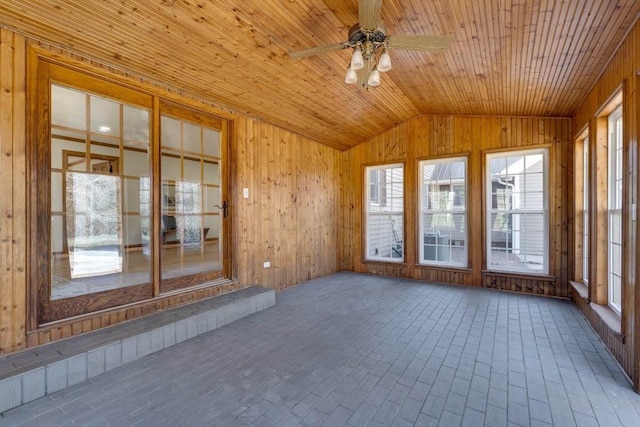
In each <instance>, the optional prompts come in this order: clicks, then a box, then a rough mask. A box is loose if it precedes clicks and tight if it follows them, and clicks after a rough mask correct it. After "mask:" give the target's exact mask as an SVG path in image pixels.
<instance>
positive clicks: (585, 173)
mask: <svg viewBox="0 0 640 427" xmlns="http://www.w3.org/2000/svg"><path fill="white" fill-rule="evenodd" d="M590 158H591V151H590V149H589V135H587V136H586V137H585V138H584V139H583V140H582V283H583V284H584V285H585V286H587V287H588V286H589V279H590V275H589V266H590V263H589V260H590V254H589V251H590V250H591V232H590V231H589V230H590V227H591V215H590V214H589V205H590V203H591V202H590V200H591V191H590V188H589V182H590V179H591V172H590V168H589V165H590Z"/></svg>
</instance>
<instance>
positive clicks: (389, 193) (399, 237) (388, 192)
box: [362, 162, 406, 264]
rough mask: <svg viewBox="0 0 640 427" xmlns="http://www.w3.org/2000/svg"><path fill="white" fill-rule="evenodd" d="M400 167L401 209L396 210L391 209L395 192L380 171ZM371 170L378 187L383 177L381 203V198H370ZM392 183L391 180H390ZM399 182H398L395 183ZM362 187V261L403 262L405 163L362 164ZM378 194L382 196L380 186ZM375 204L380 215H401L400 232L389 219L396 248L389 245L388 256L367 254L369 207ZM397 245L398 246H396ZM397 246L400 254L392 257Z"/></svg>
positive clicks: (369, 245)
mask: <svg viewBox="0 0 640 427" xmlns="http://www.w3.org/2000/svg"><path fill="white" fill-rule="evenodd" d="M397 168H400V169H402V183H401V186H400V189H401V191H402V194H401V199H402V209H401V210H400V211H399V212H398V211H393V210H392V209H393V208H394V206H393V205H394V203H393V200H395V199H396V197H395V194H393V189H389V188H387V186H388V185H387V184H388V183H387V180H386V177H385V178H383V175H385V176H386V172H385V173H384V174H382V173H381V171H386V170H389V169H397ZM372 171H378V173H377V181H378V183H377V184H378V187H382V186H383V184H382V182H383V179H384V187H385V189H384V203H381V202H382V200H380V199H379V200H378V202H379V203H375V202H374V201H373V200H372V198H371V187H372V183H371V180H370V178H371V173H370V172H372ZM392 184H393V182H392ZM396 184H399V183H396ZM364 188H365V194H364V205H363V219H364V222H363V227H362V228H363V248H364V250H363V253H362V258H363V260H364V261H366V262H384V263H393V264H402V263H404V262H405V258H406V247H405V244H404V242H405V240H406V239H405V220H406V215H405V200H404V193H405V165H404V163H401V162H395V163H385V164H376V165H365V166H364ZM378 191H379V192H378V194H379V195H380V196H382V195H383V194H382V188H379V190H378ZM390 199H391V203H389V200H390ZM372 206H375V207H377V208H379V209H380V211H379V212H377V213H379V214H380V216H382V215H389V216H390V215H392V214H398V213H399V214H400V215H401V223H402V230H401V232H399V233H398V232H397V230H394V229H393V219H390V220H391V227H392V237H393V239H394V243H392V244H393V245H396V249H395V250H394V248H393V246H390V247H389V248H390V256H370V255H369V252H370V251H369V249H370V247H371V245H372V242H371V236H370V234H369V216H370V214H371V207H372ZM397 245H399V246H397ZM397 248H400V249H401V251H402V252H401V256H400V257H393V256H392V254H393V253H394V252H396V253H397Z"/></svg>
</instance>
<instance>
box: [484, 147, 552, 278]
mask: <svg viewBox="0 0 640 427" xmlns="http://www.w3.org/2000/svg"><path fill="white" fill-rule="evenodd" d="M535 154H542V162H543V182H542V193H543V206H542V209H536V210H534V209H517V210H514V209H511V210H509V211H506V210H505V211H504V212H511V213H513V212H515V213H521V214H525V215H526V214H542V223H543V231H542V235H543V237H544V242H543V244H542V248H543V252H542V269H540V270H527V271H526V272H524V273H523V269H522V267H520V266H516V267H510V266H501V265H492V243H493V240H492V230H493V227H492V225H493V224H492V221H491V219H492V214H493V213H494V211H496V212H497V211H498V209H493V208H492V206H493V190H492V184H493V181H492V180H491V161H492V160H493V159H496V158H509V157H517V156H528V155H535ZM549 156H550V154H549V147H540V148H531V149H519V150H508V151H506V150H501V151H495V152H487V153H486V154H485V161H484V166H485V172H484V179H485V201H484V213H485V233H486V234H485V251H486V269H487V271H490V272H500V273H520V274H526V275H532V276H546V275H548V274H549V269H550V266H549V264H550V262H549V261H550V260H549V258H550V256H549V241H550V236H549V231H550V226H549V200H550V196H551V195H550V191H549ZM523 174H524V175H526V174H525V173H524V171H523Z"/></svg>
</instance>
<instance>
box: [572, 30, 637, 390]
mask: <svg viewBox="0 0 640 427" xmlns="http://www.w3.org/2000/svg"><path fill="white" fill-rule="evenodd" d="M621 87H622V89H623V94H622V96H623V106H622V107H623V123H624V136H623V138H624V142H623V144H624V162H625V165H624V172H625V176H624V180H625V181H624V185H625V194H624V196H623V199H624V205H623V229H624V236H623V265H624V267H623V274H624V279H623V287H622V317H621V327H622V332H623V334H624V340H621V339H620V337H619V336H617V335H616V334H614V333H613V332H612V331H611V329H610V328H609V327H608V325H607V324H606V323H605V322H603V321H601V320H600V319H599V317H598V315H597V314H595V313H594V312H593V309H592V308H590V306H589V305H588V304H582V303H578V304H577V305H578V307H579V308H580V309H581V310H582V311H583V312H584V313H585V315H586V316H587V318H588V319H589V320H590V321H591V324H592V325H593V327H594V328H595V329H596V331H597V333H598V334H599V335H600V337H602V339H603V340H604V341H605V343H606V344H607V346H608V347H609V348H610V349H611V351H612V352H613V354H614V355H615V356H616V358H617V359H618V362H620V364H621V365H622V367H623V369H624V370H625V371H626V372H627V374H629V376H630V377H631V379H632V381H633V384H634V387H635V388H636V390H638V389H640V357H639V356H640V349H639V347H640V327H638V326H639V325H640V309H639V307H640V292H638V290H637V272H638V267H639V266H640V260H639V259H638V256H637V254H638V251H639V250H640V248H639V247H638V245H639V244H640V243H639V239H638V227H637V221H636V219H635V218H634V217H633V216H634V214H633V212H634V211H635V210H636V208H635V207H636V206H637V203H638V179H640V176H639V174H638V136H639V135H638V134H639V133H640V96H638V95H639V94H638V90H639V89H640V21H639V22H636V24H635V25H634V27H633V28H632V29H631V31H630V32H629V34H628V35H627V37H626V38H625V40H624V41H623V42H622V44H621V45H620V47H619V49H618V51H617V52H616V54H615V55H614V56H613V57H612V58H611V61H610V62H609V64H608V65H607V67H606V68H605V70H604V71H603V73H602V75H601V76H600V78H599V80H598V81H597V83H596V84H595V85H594V87H593V88H592V90H591V91H590V92H589V94H588V95H587V97H586V98H585V99H584V102H583V103H582V104H581V105H580V107H579V108H578V110H577V111H576V113H575V115H574V117H573V130H574V132H575V133H576V134H575V135H574V136H575V137H577V136H578V132H581V130H582V129H584V128H585V127H586V126H589V131H590V138H591V139H592V140H594V141H595V142H596V143H597V140H598V138H600V137H601V134H603V133H606V131H603V132H600V133H599V134H596V129H597V125H596V122H597V121H598V120H600V121H601V122H606V119H596V118H595V115H596V114H597V113H598V111H599V110H600V109H601V108H602V107H603V106H604V105H605V103H606V102H607V101H608V100H609V98H610V97H611V96H612V95H613V94H614V93H615V92H616V91H617V90H618V89H619V88H621ZM601 127H602V126H601ZM603 138H606V135H604V136H603ZM591 147H595V149H593V148H592V150H591V152H592V154H593V155H595V153H597V152H598V151H601V152H602V150H603V149H602V147H601V145H600V144H598V145H596V144H595V143H592V145H591ZM597 161H604V162H606V158H605V159H604V160H601V159H600V158H598V159H597ZM592 162H593V163H592V165H593V164H595V162H596V160H594V159H592ZM592 170H594V169H593V168H592ZM598 187H599V188H600V189H601V190H600V191H597V190H596V187H595V186H594V182H593V181H592V183H591V192H590V193H591V194H592V195H593V196H592V197H600V200H599V201H597V200H596V202H595V203H597V205H596V204H592V210H593V208H594V207H596V206H599V210H601V209H602V206H603V205H604V206H606V203H607V202H606V181H604V182H600V183H598ZM603 189H604V190H603ZM597 214H598V213H597V212H594V211H592V213H591V218H592V219H593V218H596V215H597ZM592 230H594V229H593V228H592ZM600 234H602V233H600ZM591 236H594V234H593V233H592V234H591ZM576 243H577V242H576ZM571 251H573V249H572V248H571ZM572 256H573V254H572ZM606 256H607V246H606V236H604V238H603V239H599V240H598V241H593V240H592V244H591V250H590V263H591V264H592V265H596V266H599V269H600V270H604V272H602V271H601V273H603V274H600V275H597V274H594V275H593V276H594V277H591V280H590V287H593V288H602V287H604V288H605V289H606V286H607V284H606V276H607V275H606V265H607V261H606ZM592 271H593V270H592ZM600 294H602V293H600ZM605 295H606V292H605ZM577 298H580V297H579V296H577ZM577 298H575V299H576V301H577ZM591 299H592V300H594V301H595V300H596V298H595V296H594V295H592V296H591ZM599 299H602V298H601V297H599ZM598 302H602V301H601V300H600V301H598Z"/></svg>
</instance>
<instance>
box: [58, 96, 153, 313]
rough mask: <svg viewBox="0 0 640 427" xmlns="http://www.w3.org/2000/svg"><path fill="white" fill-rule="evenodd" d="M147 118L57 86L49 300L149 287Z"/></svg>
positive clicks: (136, 111)
mask: <svg viewBox="0 0 640 427" xmlns="http://www.w3.org/2000/svg"><path fill="white" fill-rule="evenodd" d="M125 112H126V114H125ZM125 117H126V118H127V120H126V121H125V120H124V119H125ZM149 117H150V115H149V111H148V110H146V109H143V108H137V107H131V106H125V105H124V104H121V103H119V102H116V101H114V100H110V99H107V98H103V97H99V96H95V95H90V94H88V93H85V92H82V91H79V90H76V89H71V88H68V87H64V86H61V85H57V84H52V86H51V145H50V153H51V236H50V239H51V244H50V257H51V276H50V283H51V287H50V294H49V295H50V299H51V300H52V301H53V300H62V299H66V298H72V297H78V296H83V295H90V294H95V293H100V292H105V291H110V290H114V289H118V288H124V287H129V286H134V285H141V284H149V283H150V282H151V258H150V253H149V244H150V239H149V195H150V192H149V190H148V180H149V178H148V177H149V169H150V167H149V128H150V124H149ZM125 131H126V133H127V136H126V138H125ZM134 146H135V147H134ZM144 181H146V187H145V183H144Z"/></svg>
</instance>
